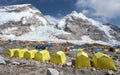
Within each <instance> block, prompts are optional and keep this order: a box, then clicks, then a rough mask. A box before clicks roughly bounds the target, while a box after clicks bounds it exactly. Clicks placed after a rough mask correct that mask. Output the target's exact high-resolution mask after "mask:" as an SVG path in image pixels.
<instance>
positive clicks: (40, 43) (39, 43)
mask: <svg viewBox="0 0 120 75" xmlns="http://www.w3.org/2000/svg"><path fill="white" fill-rule="evenodd" d="M37 44H38V45H44V44H45V43H44V42H42V41H39V42H37Z"/></svg>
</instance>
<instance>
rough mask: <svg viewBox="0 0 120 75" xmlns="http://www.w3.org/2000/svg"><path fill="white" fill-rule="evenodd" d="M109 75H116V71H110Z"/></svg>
mask: <svg viewBox="0 0 120 75" xmlns="http://www.w3.org/2000/svg"><path fill="white" fill-rule="evenodd" d="M107 74H108V75H115V73H114V71H112V70H110V71H108V73H107Z"/></svg>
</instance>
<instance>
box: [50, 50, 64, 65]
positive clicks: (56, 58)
mask: <svg viewBox="0 0 120 75" xmlns="http://www.w3.org/2000/svg"><path fill="white" fill-rule="evenodd" d="M65 62H66V55H65V53H64V52H62V51H58V52H56V53H55V54H53V55H52V56H51V59H50V63H51V64H61V65H63V64H64V63H65Z"/></svg>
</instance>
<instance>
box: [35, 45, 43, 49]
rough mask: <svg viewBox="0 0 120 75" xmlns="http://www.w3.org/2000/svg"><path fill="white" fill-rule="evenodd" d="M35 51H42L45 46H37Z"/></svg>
mask: <svg viewBox="0 0 120 75" xmlns="http://www.w3.org/2000/svg"><path fill="white" fill-rule="evenodd" d="M36 49H38V50H44V49H45V46H43V45H37V46H36Z"/></svg>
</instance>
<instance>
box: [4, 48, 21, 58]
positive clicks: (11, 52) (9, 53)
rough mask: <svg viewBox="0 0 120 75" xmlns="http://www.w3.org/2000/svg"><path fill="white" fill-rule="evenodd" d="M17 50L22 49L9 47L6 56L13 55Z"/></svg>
mask: <svg viewBox="0 0 120 75" xmlns="http://www.w3.org/2000/svg"><path fill="white" fill-rule="evenodd" d="M16 50H20V49H19V48H13V49H9V50H8V51H7V52H6V56H8V57H13V56H14V53H15V51H16Z"/></svg>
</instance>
